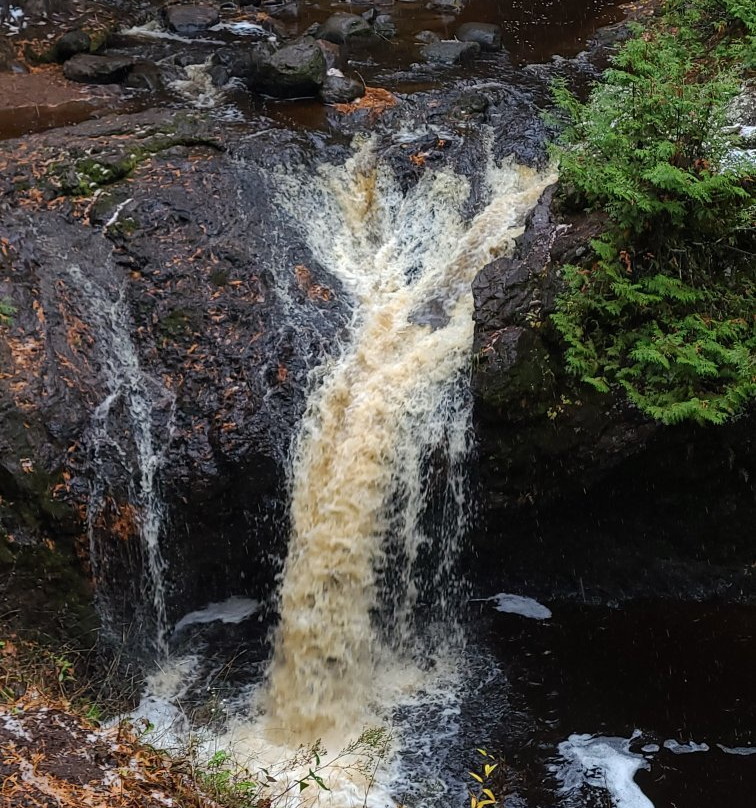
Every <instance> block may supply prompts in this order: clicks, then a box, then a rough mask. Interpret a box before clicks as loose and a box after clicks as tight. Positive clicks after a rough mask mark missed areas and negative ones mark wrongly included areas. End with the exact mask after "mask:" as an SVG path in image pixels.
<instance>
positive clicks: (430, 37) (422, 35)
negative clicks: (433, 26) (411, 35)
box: [415, 31, 441, 45]
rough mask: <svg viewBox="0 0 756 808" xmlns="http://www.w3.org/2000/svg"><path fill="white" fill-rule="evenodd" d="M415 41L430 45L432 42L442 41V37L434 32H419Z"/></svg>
mask: <svg viewBox="0 0 756 808" xmlns="http://www.w3.org/2000/svg"><path fill="white" fill-rule="evenodd" d="M415 39H416V40H417V41H418V42H423V43H424V44H426V45H429V44H430V43H431V42H440V41H441V37H440V36H439V35H438V34H437V33H435V32H434V31H418V32H417V33H416V34H415Z"/></svg>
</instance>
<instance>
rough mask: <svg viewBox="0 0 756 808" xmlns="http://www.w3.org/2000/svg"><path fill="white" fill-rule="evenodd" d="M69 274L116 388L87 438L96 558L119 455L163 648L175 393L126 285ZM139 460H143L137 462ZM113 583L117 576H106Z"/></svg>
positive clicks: (108, 380)
mask: <svg viewBox="0 0 756 808" xmlns="http://www.w3.org/2000/svg"><path fill="white" fill-rule="evenodd" d="M68 271H69V275H70V278H71V280H72V282H73V283H74V285H75V287H76V289H77V291H78V292H79V293H80V294H81V297H82V299H83V300H84V301H86V302H85V308H86V315H85V316H86V318H87V319H88V321H89V322H90V324H91V326H92V328H93V329H94V332H95V336H96V351H97V352H98V359H99V364H100V367H101V371H102V373H103V375H104V381H105V385H106V387H107V390H108V394H107V395H106V396H105V398H104V399H103V400H102V401H101V402H100V403H99V404H98V405H97V407H96V408H95V410H94V412H93V414H92V419H91V424H90V428H89V431H88V435H87V442H88V444H89V447H90V450H91V452H92V455H93V460H94V464H93V465H94V469H95V473H96V476H95V478H94V480H93V481H92V490H91V493H90V501H89V506H88V512H87V522H88V530H89V537H90V545H91V558H92V563H93V566H94V572H95V576H96V577H97V575H98V569H97V567H98V559H99V550H98V548H97V547H96V546H95V542H94V532H95V529H96V524H97V521H98V518H99V517H100V514H101V513H102V510H103V507H104V505H105V498H106V497H107V495H108V486H109V479H108V477H109V474H108V468H107V467H108V464H109V463H110V462H111V458H113V457H115V458H116V461H117V462H118V463H119V464H120V465H121V466H122V467H123V468H125V469H126V470H127V474H128V480H129V488H130V492H129V493H130V496H129V504H130V505H131V506H133V507H135V508H136V515H135V520H134V521H135V522H136V526H137V528H138V533H139V538H140V541H141V546H142V553H143V559H144V581H143V589H144V591H145V595H146V600H147V602H149V603H150V605H151V612H152V614H151V615H150V618H151V619H152V621H154V639H153V643H154V647H155V650H156V651H157V652H158V654H160V655H162V656H164V655H166V654H167V652H168V637H167V632H168V616H167V612H166V590H165V561H164V559H163V554H162V552H161V549H160V539H161V533H162V530H163V520H164V509H163V503H162V500H161V497H160V490H159V480H158V476H159V472H160V467H161V465H162V463H163V457H164V453H165V448H166V446H167V445H168V443H169V441H170V432H171V424H172V420H173V408H174V404H175V402H174V398H173V395H172V394H171V393H170V392H169V391H168V390H167V389H166V388H165V387H164V386H163V384H162V383H161V382H160V381H159V380H157V379H155V378H153V377H152V376H150V375H148V374H146V373H145V372H144V371H143V370H142V368H141V366H140V363H139V356H138V353H137V349H136V346H135V344H134V341H133V339H132V338H131V331H132V330H133V325H132V323H131V319H130V316H129V311H128V307H127V305H126V301H125V299H124V291H125V290H124V288H123V287H121V288H120V289H119V290H118V291H117V293H116V294H113V293H112V292H111V291H109V290H108V289H106V288H104V287H103V286H102V285H100V284H99V283H98V282H97V281H96V280H94V279H93V278H92V277H90V276H88V275H87V274H85V273H84V271H83V270H82V269H81V268H80V267H79V266H77V265H76V264H72V265H70V266H69V269H68ZM159 409H160V410H167V411H168V418H167V423H166V425H165V427H164V434H160V433H159V427H158V423H157V419H156V417H155V414H156V412H157V410H159ZM134 462H135V464H136V467H133V466H134ZM100 584H102V585H104V587H105V588H106V589H107V588H108V586H117V583H116V582H108V581H105V582H100Z"/></svg>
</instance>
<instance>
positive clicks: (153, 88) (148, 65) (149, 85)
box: [124, 62, 165, 93]
mask: <svg viewBox="0 0 756 808" xmlns="http://www.w3.org/2000/svg"><path fill="white" fill-rule="evenodd" d="M124 83H125V85H126V86H127V87H128V88H130V89H132V90H149V91H150V92H153V93H154V92H160V91H161V90H163V89H164V87H165V82H164V81H163V74H162V73H161V71H160V68H159V67H158V66H157V65H156V64H155V63H154V62H137V63H136V64H135V65H134V67H133V68H132V69H131V71H130V72H129V75H128V76H127V77H126V81H125V82H124Z"/></svg>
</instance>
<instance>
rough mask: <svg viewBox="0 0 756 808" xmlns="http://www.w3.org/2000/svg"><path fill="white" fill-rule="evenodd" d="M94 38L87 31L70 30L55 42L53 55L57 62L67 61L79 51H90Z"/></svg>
mask: <svg viewBox="0 0 756 808" xmlns="http://www.w3.org/2000/svg"><path fill="white" fill-rule="evenodd" d="M91 47H92V40H91V39H90V37H89V34H88V33H87V32H86V31H82V30H80V29H77V30H75V31H68V32H67V33H65V34H63V36H62V37H60V39H59V40H58V41H57V42H56V43H55V46H54V47H53V57H54V58H55V61H56V62H65V61H66V60H67V59H70V58H71V57H72V56H76V54H77V53H89V49H90V48H91Z"/></svg>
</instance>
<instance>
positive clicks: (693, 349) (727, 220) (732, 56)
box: [552, 0, 756, 424]
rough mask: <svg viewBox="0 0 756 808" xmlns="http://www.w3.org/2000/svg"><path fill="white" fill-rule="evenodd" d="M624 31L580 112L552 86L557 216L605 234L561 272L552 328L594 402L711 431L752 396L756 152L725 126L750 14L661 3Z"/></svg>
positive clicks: (752, 71)
mask: <svg viewBox="0 0 756 808" xmlns="http://www.w3.org/2000/svg"><path fill="white" fill-rule="evenodd" d="M630 30H631V34H632V35H631V38H630V39H629V40H628V41H627V42H626V43H625V44H623V45H622V46H621V47H620V49H619V51H618V53H617V54H616V55H615V57H614V59H613V61H612V64H611V66H610V68H609V69H608V70H607V71H606V72H605V74H604V76H603V79H602V81H601V82H600V83H599V84H597V85H596V86H595V87H594V88H593V90H592V91H591V94H590V96H589V98H588V100H587V101H586V102H585V103H581V102H580V101H579V100H578V99H577V98H576V97H575V96H574V95H573V94H572V93H571V92H570V90H569V89H568V88H567V87H566V85H565V84H563V83H562V84H557V85H556V86H555V87H554V99H555V101H556V104H557V107H558V108H559V110H560V111H561V115H560V116H559V117H561V123H562V124H563V125H564V129H563V133H562V135H561V137H560V139H559V141H558V142H557V143H556V144H555V146H554V147H553V150H552V151H553V154H554V156H556V157H557V158H558V160H559V162H560V180H561V182H560V185H561V200H560V201H561V204H562V206H563V207H564V208H565V209H569V210H572V211H575V210H580V209H587V210H589V211H603V212H605V214H606V215H607V218H608V221H607V224H606V229H605V230H604V232H603V234H602V235H601V236H600V237H599V238H597V239H594V240H593V241H592V242H591V250H589V252H588V255H587V258H586V259H585V260H583V261H581V263H580V264H579V265H567V266H565V267H563V274H564V280H565V284H566V290H565V291H564V292H563V293H562V295H561V297H560V299H559V300H558V303H557V311H556V313H555V314H554V315H552V323H553V324H554V325H555V326H556V329H557V331H558V332H559V333H560V335H561V337H562V338H563V340H564V343H565V345H566V351H565V359H566V365H567V369H568V371H569V372H570V373H571V374H573V375H575V376H577V377H578V378H579V379H580V380H581V381H582V382H584V383H585V384H587V385H590V386H591V387H592V388H594V389H595V390H598V391H599V392H602V393H608V392H610V390H611V391H619V392H623V393H624V394H625V395H626V396H627V398H628V399H629V400H630V401H631V402H632V403H633V404H634V405H635V406H636V407H638V408H639V409H640V410H641V411H642V412H643V413H645V414H646V415H648V416H650V417H651V418H653V419H656V420H658V421H661V422H662V423H664V424H675V423H678V422H681V421H685V420H688V421H694V422H698V423H713V424H721V423H723V422H725V421H726V420H728V419H729V418H732V417H734V416H736V415H737V414H739V413H740V412H742V411H743V410H744V408H745V407H746V406H747V405H748V403H749V402H750V401H751V400H753V398H754V396H756V329H755V328H754V312H755V311H756V277H755V275H756V273H754V264H755V262H756V231H755V229H754V224H755V219H756V196H755V192H756V152H754V151H753V150H752V149H751V150H750V151H749V150H748V149H747V148H738V145H739V144H738V135H737V134H736V133H733V132H732V129H737V128H738V127H737V126H736V127H733V126H729V127H728V124H730V123H731V120H730V117H731V112H730V110H731V105H732V103H733V101H734V100H735V99H736V97H737V96H738V94H739V93H747V92H749V91H750V92H752V89H750V90H749V86H748V82H749V80H750V81H751V82H752V81H753V78H754V75H756V7H754V5H753V4H752V3H749V2H745V1H744V0H667V2H665V3H664V4H663V5H662V7H661V9H660V12H659V14H658V16H657V17H656V18H654V19H652V20H651V21H650V22H649V23H648V24H647V25H646V26H641V25H638V24H632V23H631V24H630ZM751 88H752V85H751Z"/></svg>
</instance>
